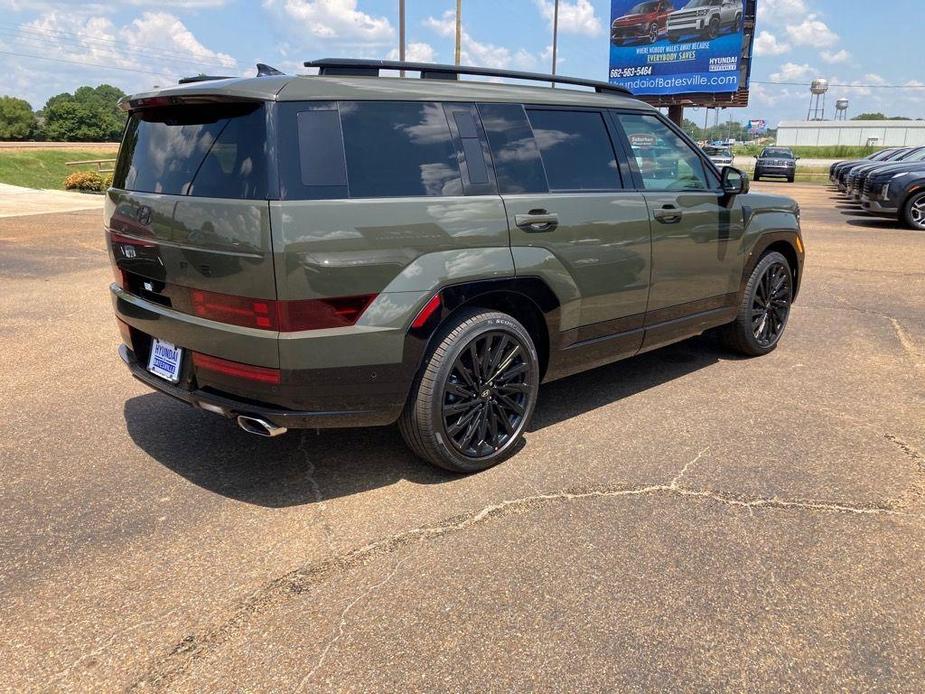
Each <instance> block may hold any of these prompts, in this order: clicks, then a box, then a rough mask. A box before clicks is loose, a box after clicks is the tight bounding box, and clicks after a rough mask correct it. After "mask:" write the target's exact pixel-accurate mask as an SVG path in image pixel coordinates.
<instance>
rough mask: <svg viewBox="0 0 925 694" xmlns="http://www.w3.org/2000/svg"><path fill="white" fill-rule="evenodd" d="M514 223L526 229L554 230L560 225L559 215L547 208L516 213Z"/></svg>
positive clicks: (535, 230)
mask: <svg viewBox="0 0 925 694" xmlns="http://www.w3.org/2000/svg"><path fill="white" fill-rule="evenodd" d="M514 223H515V224H516V225H517V226H518V227H519V228H521V229H523V230H524V231H529V232H541V231H553V230H555V229H556V228H557V227H558V226H559V215H557V214H556V213H555V212H547V211H546V210H530V211H529V212H528V213H527V214H515V215H514Z"/></svg>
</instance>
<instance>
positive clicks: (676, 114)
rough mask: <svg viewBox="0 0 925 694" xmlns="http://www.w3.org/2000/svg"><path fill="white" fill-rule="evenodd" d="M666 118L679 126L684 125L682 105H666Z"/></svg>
mask: <svg viewBox="0 0 925 694" xmlns="http://www.w3.org/2000/svg"><path fill="white" fill-rule="evenodd" d="M668 120H670V121H671V122H672V123H674V124H675V125H677V126H678V127H679V128H680V127H682V126H683V125H684V107H683V106H681V105H680V104H674V105H673V106H669V107H668Z"/></svg>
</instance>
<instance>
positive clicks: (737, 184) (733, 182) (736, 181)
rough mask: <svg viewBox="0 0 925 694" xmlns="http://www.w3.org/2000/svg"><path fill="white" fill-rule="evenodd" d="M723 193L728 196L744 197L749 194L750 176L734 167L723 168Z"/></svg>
mask: <svg viewBox="0 0 925 694" xmlns="http://www.w3.org/2000/svg"><path fill="white" fill-rule="evenodd" d="M722 173H723V192H725V193H726V195H743V194H745V193H747V192H748V187H749V184H748V175H747V174H746V173H745V172H744V171H739V169H737V168H735V167H732V166H724V167H723V172H722Z"/></svg>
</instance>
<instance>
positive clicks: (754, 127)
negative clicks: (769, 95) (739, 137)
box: [747, 119, 768, 135]
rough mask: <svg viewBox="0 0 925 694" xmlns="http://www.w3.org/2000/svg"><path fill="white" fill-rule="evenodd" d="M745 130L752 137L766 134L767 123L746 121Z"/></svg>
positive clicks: (760, 120) (764, 121)
mask: <svg viewBox="0 0 925 694" xmlns="http://www.w3.org/2000/svg"><path fill="white" fill-rule="evenodd" d="M747 130H748V131H749V132H750V133H751V134H752V135H764V134H765V133H766V132H768V122H767V121H766V120H763V119H759V120H750V121H748V127H747Z"/></svg>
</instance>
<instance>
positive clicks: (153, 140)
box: [113, 103, 267, 200]
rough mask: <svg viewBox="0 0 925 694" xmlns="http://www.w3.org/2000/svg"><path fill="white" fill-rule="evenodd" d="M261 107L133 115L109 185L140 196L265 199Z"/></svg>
mask: <svg viewBox="0 0 925 694" xmlns="http://www.w3.org/2000/svg"><path fill="white" fill-rule="evenodd" d="M265 150H266V116H265V112H264V108H263V105H262V104H260V103H257V104H222V105H218V104H210V105H203V106H171V107H166V108H158V109H150V110H147V111H136V112H133V113H132V114H131V116H130V117H129V121H128V124H127V125H126V129H125V135H124V137H123V139H122V147H121V148H120V149H119V159H118V162H117V163H116V170H115V172H114V174H113V186H114V187H115V188H122V189H123V190H131V191H137V192H140V193H162V194H165V195H190V196H195V197H209V198H236V199H247V200H261V199H265V198H266V197H267V163H266V160H267V155H266V151H265Z"/></svg>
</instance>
